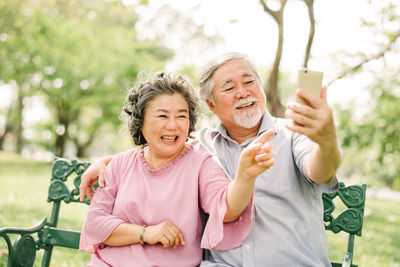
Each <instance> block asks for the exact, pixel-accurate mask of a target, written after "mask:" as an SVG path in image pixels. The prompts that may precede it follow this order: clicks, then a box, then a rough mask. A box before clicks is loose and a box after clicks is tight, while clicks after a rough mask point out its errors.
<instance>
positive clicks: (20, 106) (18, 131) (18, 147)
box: [14, 87, 24, 154]
mask: <svg viewBox="0 0 400 267" xmlns="http://www.w3.org/2000/svg"><path fill="white" fill-rule="evenodd" d="M18 88H19V89H18V91H17V93H18V96H17V103H16V104H17V105H16V111H15V115H16V120H15V132H14V133H15V140H16V143H15V152H17V153H19V154H21V152H22V147H23V141H24V140H23V136H22V132H23V127H22V119H23V117H22V112H23V110H24V103H23V99H24V95H23V93H22V88H21V87H18Z"/></svg>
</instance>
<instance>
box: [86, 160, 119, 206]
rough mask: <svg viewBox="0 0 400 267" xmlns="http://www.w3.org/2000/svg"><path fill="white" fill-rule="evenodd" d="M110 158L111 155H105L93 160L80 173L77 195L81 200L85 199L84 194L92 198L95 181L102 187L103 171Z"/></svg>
mask: <svg viewBox="0 0 400 267" xmlns="http://www.w3.org/2000/svg"><path fill="white" fill-rule="evenodd" d="M112 158H113V156H106V157H103V158H99V159H97V160H95V161H94V162H93V163H92V164H90V166H89V168H87V169H86V171H85V172H84V173H83V174H82V176H81V184H80V185H79V197H80V200H81V201H84V200H85V195H86V196H87V198H88V199H90V200H92V197H93V194H94V187H93V186H94V184H95V183H97V181H98V182H99V186H100V187H104V173H105V171H106V167H107V165H108V163H110V161H111V160H112Z"/></svg>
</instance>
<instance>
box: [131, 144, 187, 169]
mask: <svg viewBox="0 0 400 267" xmlns="http://www.w3.org/2000/svg"><path fill="white" fill-rule="evenodd" d="M185 146H186V150H185V152H183V153H182V154H181V155H179V156H178V157H177V158H176V159H174V160H173V161H171V162H170V163H168V164H166V165H164V166H162V167H161V168H158V169H152V168H150V166H149V164H148V163H147V161H146V159H145V158H144V147H142V148H140V153H139V158H140V161H141V162H142V164H143V165H144V166H145V168H146V170H147V171H148V172H149V173H150V174H152V175H158V174H161V173H163V172H165V171H166V170H168V169H169V168H171V167H172V166H174V165H175V164H176V163H177V162H178V161H180V160H181V159H182V158H183V157H184V156H185V155H186V154H187V153H189V152H190V151H191V150H192V149H193V146H192V145H190V144H185Z"/></svg>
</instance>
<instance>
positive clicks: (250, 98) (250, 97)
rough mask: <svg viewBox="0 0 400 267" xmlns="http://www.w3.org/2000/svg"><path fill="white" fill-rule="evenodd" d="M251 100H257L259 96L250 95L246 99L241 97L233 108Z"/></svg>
mask: <svg viewBox="0 0 400 267" xmlns="http://www.w3.org/2000/svg"><path fill="white" fill-rule="evenodd" d="M250 102H257V98H255V97H252V96H249V97H247V98H245V99H241V100H239V102H237V103H236V104H235V105H233V108H237V107H239V106H242V105H245V104H248V103H250Z"/></svg>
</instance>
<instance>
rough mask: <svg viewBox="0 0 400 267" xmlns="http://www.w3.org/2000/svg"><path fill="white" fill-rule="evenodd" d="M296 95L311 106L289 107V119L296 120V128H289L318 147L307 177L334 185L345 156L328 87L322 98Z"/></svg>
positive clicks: (308, 166) (307, 168) (303, 92)
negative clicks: (327, 99) (328, 98)
mask: <svg viewBox="0 0 400 267" xmlns="http://www.w3.org/2000/svg"><path fill="white" fill-rule="evenodd" d="M296 93H297V95H298V96H299V97H300V98H302V99H304V100H305V101H306V102H307V105H303V104H299V103H296V102H289V103H288V104H287V106H286V107H287V110H286V117H287V118H289V119H291V120H292V124H287V125H286V127H287V128H288V129H289V130H291V131H293V132H296V133H300V134H303V135H305V136H307V137H308V138H309V139H310V140H311V141H313V142H315V143H316V144H317V148H316V149H315V151H314V153H313V155H312V156H311V158H310V161H309V162H308V164H307V167H306V174H307V176H308V177H309V178H310V179H311V180H312V181H314V182H316V183H319V184H327V183H330V182H331V181H332V180H333V178H334V177H335V175H336V170H337V169H338V168H339V165H340V163H341V159H342V156H341V152H340V148H339V145H338V141H337V137H336V129H335V123H334V120H333V113H332V110H331V109H330V107H329V106H328V103H327V101H326V87H323V88H322V91H321V97H320V98H318V97H315V96H313V95H311V94H310V93H308V92H306V91H304V90H302V89H297V91H296Z"/></svg>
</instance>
